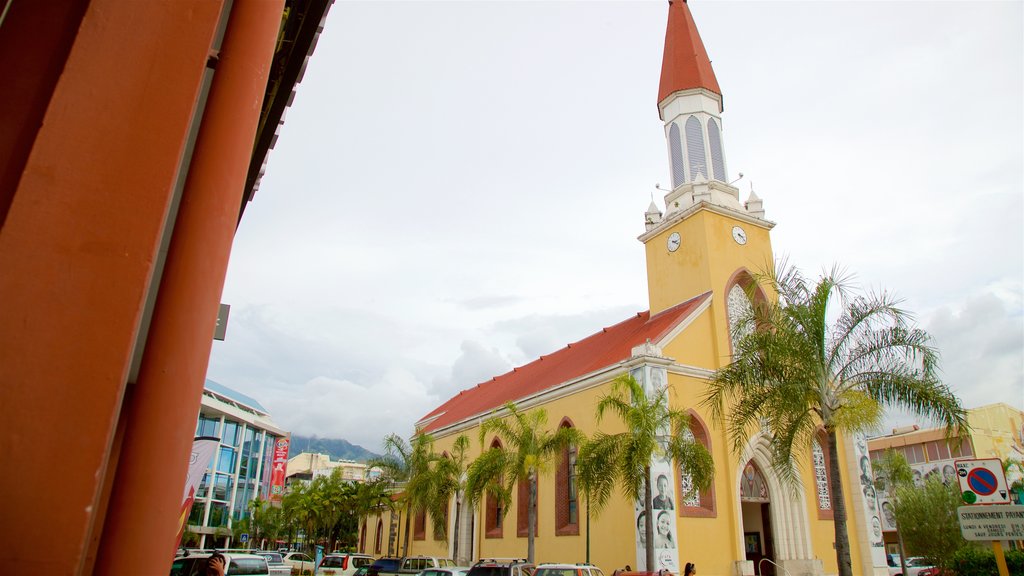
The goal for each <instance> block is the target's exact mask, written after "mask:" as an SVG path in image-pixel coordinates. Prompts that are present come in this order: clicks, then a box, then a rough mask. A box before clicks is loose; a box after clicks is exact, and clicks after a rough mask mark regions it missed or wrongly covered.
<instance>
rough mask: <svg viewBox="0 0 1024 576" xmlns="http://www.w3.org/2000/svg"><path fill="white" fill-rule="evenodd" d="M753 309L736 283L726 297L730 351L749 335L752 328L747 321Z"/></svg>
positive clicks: (745, 294) (742, 289)
mask: <svg viewBox="0 0 1024 576" xmlns="http://www.w3.org/2000/svg"><path fill="white" fill-rule="evenodd" d="M753 311H754V307H753V306H752V305H751V304H750V298H749V297H748V296H747V291H746V290H744V288H743V286H741V285H740V284H739V283H738V282H737V283H736V284H733V286H732V288H730V289H729V294H728V296H726V313H727V315H728V318H729V338H730V340H731V341H732V349H733V351H735V350H736V348H737V346H739V342H740V340H742V339H743V337H744V336H746V335H747V334H749V333H750V330H751V329H752V326H751V325H750V322H749V321H748V320H749V318H750V315H751V314H752V313H753Z"/></svg>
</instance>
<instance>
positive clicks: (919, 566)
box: [886, 554, 935, 576]
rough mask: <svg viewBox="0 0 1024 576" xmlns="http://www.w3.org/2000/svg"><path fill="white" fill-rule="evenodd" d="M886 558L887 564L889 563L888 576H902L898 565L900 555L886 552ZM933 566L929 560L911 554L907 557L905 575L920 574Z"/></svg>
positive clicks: (901, 568) (901, 570)
mask: <svg viewBox="0 0 1024 576" xmlns="http://www.w3.org/2000/svg"><path fill="white" fill-rule="evenodd" d="M886 558H887V559H888V561H887V564H889V576H904V574H903V567H902V566H900V557H899V556H898V555H896V554H887V555H886ZM894 564H895V566H894ZM933 568H935V566H933V565H932V561H931V560H929V559H927V558H923V557H921V556H911V557H910V558H907V573H906V576H922V572H924V571H925V570H930V569H933Z"/></svg>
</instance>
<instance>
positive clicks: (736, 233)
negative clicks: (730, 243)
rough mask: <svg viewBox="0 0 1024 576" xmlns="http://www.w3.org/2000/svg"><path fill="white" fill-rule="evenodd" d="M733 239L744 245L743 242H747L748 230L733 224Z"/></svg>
mask: <svg viewBox="0 0 1024 576" xmlns="http://www.w3.org/2000/svg"><path fill="white" fill-rule="evenodd" d="M732 239H733V240H735V241H736V243H737V244H739V245H741V246H742V245H743V244H746V243H747V233H746V231H744V230H743V228H740V227H739V226H733V227H732Z"/></svg>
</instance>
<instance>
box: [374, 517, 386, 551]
mask: <svg viewBox="0 0 1024 576" xmlns="http://www.w3.org/2000/svg"><path fill="white" fill-rule="evenodd" d="M383 542H384V520H381V519H378V520H377V532H376V534H374V541H373V553H374V554H377V555H380V550H381V544H382V543H383Z"/></svg>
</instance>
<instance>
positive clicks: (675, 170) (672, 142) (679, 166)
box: [668, 122, 686, 188]
mask: <svg viewBox="0 0 1024 576" xmlns="http://www.w3.org/2000/svg"><path fill="white" fill-rule="evenodd" d="M668 149H669V153H670V154H671V156H672V187H673V188H676V187H677V186H679V185H680V184H682V183H683V182H686V173H685V172H684V171H683V142H682V140H680V139H679V125H678V124H676V123H675V122H673V123H672V127H670V128H669V129H668Z"/></svg>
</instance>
